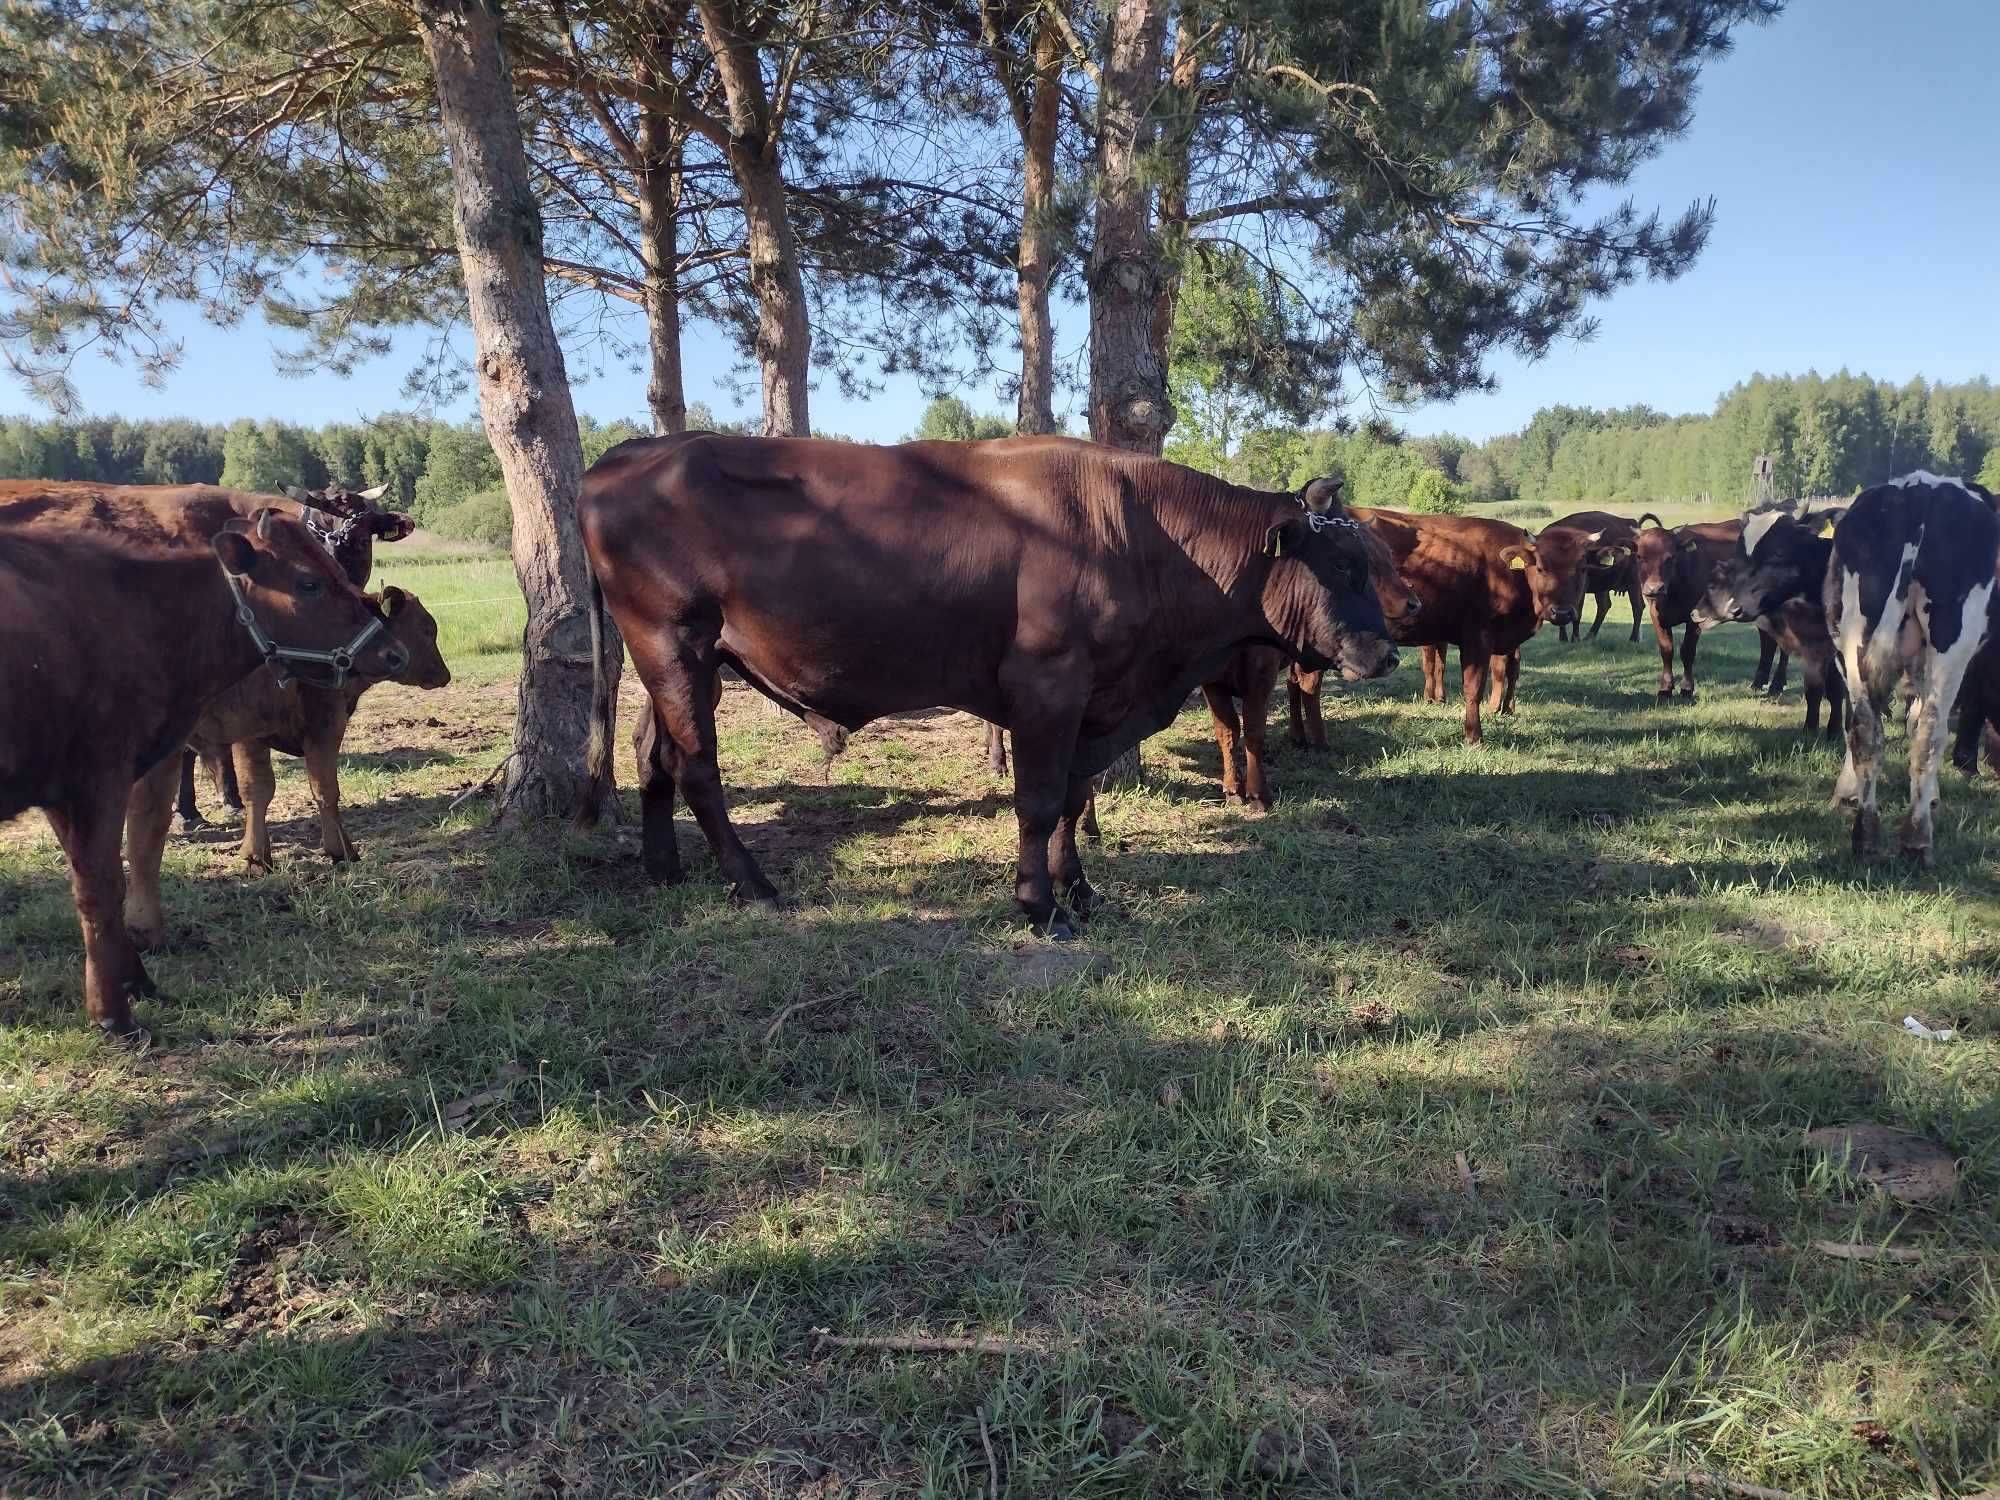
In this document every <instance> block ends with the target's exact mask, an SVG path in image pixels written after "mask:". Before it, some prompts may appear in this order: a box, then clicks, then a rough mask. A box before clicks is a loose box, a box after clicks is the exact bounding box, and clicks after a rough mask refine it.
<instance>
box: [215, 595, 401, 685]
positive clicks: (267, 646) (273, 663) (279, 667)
mask: <svg viewBox="0 0 2000 1500" xmlns="http://www.w3.org/2000/svg"><path fill="white" fill-rule="evenodd" d="M222 576H223V578H224V579H226V580H227V581H228V584H229V594H230V597H231V598H232V599H234V600H235V601H236V621H237V623H238V624H239V625H241V626H242V627H243V629H244V630H245V631H246V632H247V633H248V634H249V636H250V644H251V645H253V646H255V647H256V648H257V654H258V655H259V656H261V657H262V658H263V659H264V662H265V664H266V665H267V666H269V667H271V668H272V669H273V670H275V671H276V672H277V674H278V682H279V684H280V685H283V684H286V683H289V682H291V681H293V680H294V678H295V677H296V676H297V674H296V673H293V672H289V671H287V670H286V667H287V665H288V664H298V665H303V666H314V667H326V668H328V669H330V670H331V671H332V673H333V680H332V681H331V682H319V681H315V682H312V683H309V684H307V685H308V686H310V687H321V688H337V687H339V686H340V685H341V684H342V683H344V682H346V681H347V677H348V674H349V673H350V672H352V671H353V670H354V658H355V657H356V656H358V655H359V654H360V653H361V648H362V647H364V646H366V645H367V644H368V643H369V642H370V641H372V640H374V639H375V637H376V636H377V635H379V634H380V633H381V631H382V629H383V625H382V620H381V618H380V617H379V616H377V617H376V618H375V619H372V620H370V621H369V622H368V623H367V624H366V625H364V626H362V627H361V631H360V633H359V634H358V635H356V636H355V637H354V639H353V640H351V641H349V642H348V643H347V644H346V645H345V646H336V647H335V648H334V649H333V650H331V651H313V650H309V649H307V648H306V647H304V646H280V645H279V644H278V643H277V642H276V641H274V640H272V639H271V638H270V637H269V636H268V635H266V634H264V627H263V626H262V625H259V624H258V623H257V612H256V611H255V610H254V609H252V608H251V607H250V601H249V600H248V599H246V598H244V597H243V580H242V579H240V578H239V577H237V575H236V574H234V573H232V572H230V571H229V570H228V569H227V568H224V569H223V570H222ZM300 680H303V679H300Z"/></svg>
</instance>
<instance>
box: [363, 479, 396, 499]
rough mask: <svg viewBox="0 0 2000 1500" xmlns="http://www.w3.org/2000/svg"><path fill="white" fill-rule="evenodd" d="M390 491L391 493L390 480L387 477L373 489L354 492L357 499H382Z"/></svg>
mask: <svg viewBox="0 0 2000 1500" xmlns="http://www.w3.org/2000/svg"><path fill="white" fill-rule="evenodd" d="M388 493H389V481H388V480H386V479H385V480H383V481H382V482H381V483H380V484H378V485H376V486H375V487H374V488H373V489H370V490H356V491H355V492H354V498H355V499H357V500H380V499H381V498H382V497H383V496H384V495H386V494H388Z"/></svg>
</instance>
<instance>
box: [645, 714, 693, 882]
mask: <svg viewBox="0 0 2000 1500" xmlns="http://www.w3.org/2000/svg"><path fill="white" fill-rule="evenodd" d="M632 750H633V753H634V757H635V758H636V759H637V760H638V762H639V862H640V865H641V867H642V868H643V869H644V870H645V872H646V878H647V879H648V880H650V881H652V882H653V884H655V885H678V884H680V882H681V881H682V879H684V878H685V872H684V871H683V870H682V869H681V846H680V842H679V840H677V839H676V838H675V837H674V778H673V776H672V774H671V773H669V772H668V770H667V763H666V760H665V758H664V757H663V756H662V755H661V754H660V721H659V718H658V716H657V715H656V714H654V712H653V705H652V704H651V703H650V702H649V703H648V704H647V705H646V711H645V712H644V713H642V714H640V715H639V722H638V723H637V724H635V725H634V726H633V727H632Z"/></svg>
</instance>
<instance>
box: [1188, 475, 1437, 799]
mask: <svg viewBox="0 0 2000 1500" xmlns="http://www.w3.org/2000/svg"><path fill="white" fill-rule="evenodd" d="M1340 484H1341V482H1340V481H1339V480H1337V479H1316V480H1314V481H1313V482H1312V483H1311V484H1310V485H1308V486H1306V489H1305V491H1304V493H1303V494H1302V495H1301V496H1300V502H1301V503H1302V504H1303V505H1304V506H1305V507H1306V509H1308V510H1312V511H1318V512H1324V511H1326V510H1327V509H1328V507H1329V506H1330V505H1331V504H1332V503H1334V502H1335V501H1337V500H1338V498H1339V495H1340ZM1362 541H1363V543H1364V545H1365V546H1366V548H1367V552H1368V581H1369V586H1370V587H1371V588H1373V589H1374V591H1375V599H1376V602H1377V603H1378V604H1380V605H1381V607H1382V617H1383V619H1384V621H1385V622H1387V623H1388V624H1389V625H1390V626H1391V628H1392V629H1393V627H1394V625H1395V623H1396V622H1397V621H1401V620H1406V619H1408V618H1409V617H1411V616H1413V615H1415V614H1416V612H1417V611H1418V610H1419V609H1420V608H1421V607H1422V601H1421V600H1419V599H1418V598H1417V596H1416V594H1415V592H1414V591H1412V590H1411V588H1410V586H1409V585H1408V584H1406V583H1405V582H1403V580H1402V578H1401V577H1399V576H1398V575H1397V572H1396V561H1395V559H1394V558H1393V557H1391V556H1390V555H1389V549H1388V548H1387V547H1385V546H1383V545H1382V543H1381V542H1379V541H1378V540H1376V539H1375V537H1374V536H1372V535H1370V534H1368V533H1367V532H1366V531H1364V532H1363V533H1362ZM1286 667H1287V662H1286V659H1285V655H1284V653H1283V652H1281V651H1279V650H1277V649H1276V648H1275V647H1271V646H1246V647H1244V648H1243V650H1241V651H1239V652H1237V653H1236V655H1235V656H1233V657H1231V658H1230V660H1229V665H1228V666H1227V667H1226V668H1224V670H1223V671H1222V672H1221V674H1220V675H1218V676H1216V677H1214V678H1211V679H1210V680H1209V681H1207V682H1204V683H1203V684H1202V685H1201V692H1202V697H1203V698H1205V699H1206V700H1207V702H1208V712H1209V718H1210V721H1211V723H1212V724H1213V726H1214V731H1215V743H1216V746H1217V748H1218V749H1220V750H1221V752H1222V800H1223V801H1224V802H1226V803H1229V804H1232V805H1234V804H1238V803H1248V804H1251V805H1253V806H1256V807H1260V808H1264V809H1269V807H1270V806H1271V785H1270V781H1269V780H1268V779H1267V778H1266V776H1265V775H1264V730H1265V720H1266V718H1267V717H1268V716H1269V714H1270V706H1271V693H1272V690H1273V689H1275V688H1276V687H1277V685H1278V676H1279V674H1280V673H1282V672H1284V671H1285V670H1286ZM1323 675H1324V674H1323V673H1321V672H1316V671H1307V670H1306V669H1305V668H1303V667H1301V666H1299V665H1298V664H1297V663H1296V662H1293V663H1291V664H1290V681H1289V683H1288V687H1289V694H1288V696H1289V699H1290V709H1291V721H1292V742H1293V743H1294V744H1297V745H1301V746H1309V747H1310V748H1315V749H1320V750H1324V749H1325V748H1326V726H1325V724H1324V723H1323V722H1322V721H1321V719H1320V711H1319V692H1320V681H1321V678H1322V676H1323ZM1238 704H1241V705H1242V713H1241V716H1240V717H1239V715H1238V713H1237V705H1238ZM1308 736H1310V738H1308ZM1239 746H1240V747H1241V748H1242V751H1243V774H1242V776H1241V778H1240V779H1239V778H1238V776H1237V771H1236V751H1237V748H1238V747H1239Z"/></svg>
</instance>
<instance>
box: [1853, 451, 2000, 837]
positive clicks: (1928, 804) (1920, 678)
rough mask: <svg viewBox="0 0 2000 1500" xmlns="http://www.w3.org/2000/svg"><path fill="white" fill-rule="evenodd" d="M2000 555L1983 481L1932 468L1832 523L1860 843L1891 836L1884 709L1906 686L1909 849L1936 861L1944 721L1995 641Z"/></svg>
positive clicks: (1997, 522) (1878, 491)
mask: <svg viewBox="0 0 2000 1500" xmlns="http://www.w3.org/2000/svg"><path fill="white" fill-rule="evenodd" d="M1997 564H2000V517H1996V516H1995V515H1994V513H1993V496H1992V495H1991V494H1989V493H1988V492H1987V491H1986V489H1985V488H1984V487H1982V486H1980V485H1977V484H1968V483H1967V482H1965V481H1964V480H1958V479H1940V478H1938V477H1937V476H1936V475H1934V474H1926V473H1923V472H1921V471H1919V472H1917V473H1915V474H1909V475H1906V476H1904V477H1903V478H1901V479H1897V480H1892V481H1891V482H1890V483H1888V484H1879V485H1876V486H1875V487H1874V488H1873V489H1869V490H1864V491H1862V493H1861V494H1860V495H1859V496H1857V497H1856V498H1855V501H1854V504H1853V505H1852V506H1851V507H1850V508H1849V509H1848V512H1847V514H1846V515H1844V516H1842V517H1841V518H1840V524H1839V525H1838V526H1836V527H1835V528H1834V531H1833V558H1832V561H1831V562H1830V564H1829V565H1828V568H1827V574H1826V585H1825V588H1826V592H1825V601H1826V623H1827V628H1828V630H1830V631H1831V632H1832V634H1833V639H1834V644H1835V646H1836V648H1837V649H1838V651H1839V653H1840V662H1841V668H1842V670H1843V671H1844V672H1845V673H1846V674H1847V691H1848V694H1849V698H1850V701H1849V704H1848V710H1847V761H1846V764H1844V765H1843V766H1842V767H1841V770H1840V780H1839V782H1838V783H1837V784H1836V785H1835V787H1834V800H1835V802H1836V803H1843V804H1851V805H1852V806H1853V807H1854V809H1855V812H1854V852H1855V855H1856V856H1857V857H1859V858H1861V859H1868V858H1871V857H1873V855H1874V854H1875V852H1876V850H1877V848H1878V846H1879V845H1880V843H1881V836H1882V827H1881V817H1880V814H1879V813H1878V812H1877V811H1876V807H1875V785H1876V781H1877V779H1878V777H1879V775H1880V771H1881V760H1882V713H1883V710H1884V709H1885V708H1887V707H1888V704H1889V700H1890V698H1891V697H1892V696H1893V695H1894V693H1895V691H1896V688H1897V686H1898V685H1899V683H1901V682H1902V681H1904V680H1905V679H1907V680H1908V682H1909V683H1910V686H1911V688H1912V689H1913V696H1912V697H1911V700H1910V706H1909V710H1908V712H1909V726H1910V811H1909V816H1908V817H1907V818H1906V819H1905V820H1904V823H1903V833H1902V847H1903V853H1904V854H1905V855H1906V856H1907V857H1909V858H1911V859H1914V860H1917V861H1919V862H1920V863H1922V864H1924V865H1925V866H1928V865H1930V864H1931V862H1932V860H1933V858H1934V853H1933V835H1932V815H1933V811H1934V809H1935V807H1936V803H1937V796H1938V763H1939V761H1940V760H1941V759H1942V758H1943V753H1944V732H1945V725H1946V723H1947V722H1948V721H1949V720H1950V717H1951V710H1952V705H1953V703H1955V702H1956V701H1957V698H1958V688H1959V684H1960V682H1961V681H1963V679H1964V677H1965V674H1966V669H1967V668H1968V667H1970V666H1971V664H1972V659H1973V657H1974V656H1975V655H1976V654H1977V652H1978V651H1979V648H1980V646H1981V644H1982V643H1983V642H1984V641H1985V639H1986V627H1987V611H1988V609H1989V607H1990V606H1991V604H1992V602H1993V592H1994V570H1995V567H1996V565H1997Z"/></svg>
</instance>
